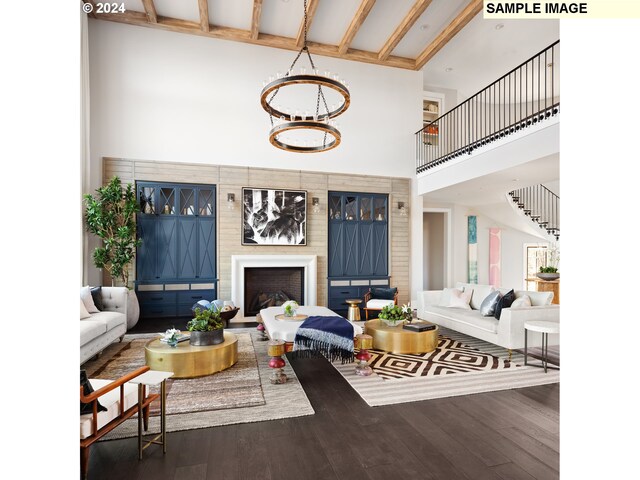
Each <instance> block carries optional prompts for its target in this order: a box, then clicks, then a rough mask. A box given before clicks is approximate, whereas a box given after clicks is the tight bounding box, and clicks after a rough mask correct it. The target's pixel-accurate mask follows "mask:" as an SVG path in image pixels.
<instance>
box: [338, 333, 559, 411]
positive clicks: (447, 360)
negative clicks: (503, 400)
mask: <svg viewBox="0 0 640 480" xmlns="http://www.w3.org/2000/svg"><path fill="white" fill-rule="evenodd" d="M440 335H441V339H442V340H443V341H442V342H440V343H441V345H442V347H443V348H442V351H440V352H438V351H437V350H436V351H434V352H431V353H430V354H422V355H393V354H386V353H384V352H378V351H371V352H372V353H375V354H376V355H374V358H372V360H371V362H373V363H374V365H373V374H371V375H370V376H368V377H361V376H359V375H356V373H355V365H354V364H353V363H345V364H342V363H341V362H340V361H337V362H333V363H332V365H333V367H334V368H335V369H336V370H337V371H338V372H340V374H341V375H342V376H343V377H344V379H345V380H346V381H347V382H348V383H349V385H350V386H351V387H352V388H353V389H354V390H355V391H356V392H357V393H358V394H359V395H360V396H361V397H362V399H363V400H364V401H365V402H366V403H367V404H368V405H370V406H372V407H375V406H380V405H392V404H396V403H406V402H417V401H421V400H431V399H434V398H444V397H457V396H461V395H471V394H475V393H483V392H493V391H498V390H511V389H514V388H522V387H531V386H534V385H545V384H549V383H558V382H559V381H560V371H559V370H551V369H549V370H547V373H545V372H544V370H543V369H542V368H538V367H534V366H529V365H527V366H524V356H523V355H522V353H521V352H518V351H514V352H513V357H512V361H511V362H510V361H509V352H508V350H507V349H505V348H502V347H499V346H498V345H494V344H491V343H488V342H485V341H483V340H480V339H478V338H474V337H470V336H469V335H465V334H462V333H460V332H456V331H454V330H451V329H447V328H444V327H440ZM447 346H448V347H450V348H444V347H447ZM439 348H440V345H439ZM429 357H432V358H431V360H432V361H430V362H429V361H428V358H429ZM529 362H531V363H533V362H536V361H535V360H533V359H532V358H531V357H530V358H529ZM537 363H539V362H537Z"/></svg>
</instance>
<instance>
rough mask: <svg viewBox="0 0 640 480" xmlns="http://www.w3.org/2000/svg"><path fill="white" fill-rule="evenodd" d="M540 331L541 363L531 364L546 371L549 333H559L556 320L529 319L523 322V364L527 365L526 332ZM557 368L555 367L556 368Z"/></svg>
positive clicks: (558, 325)
mask: <svg viewBox="0 0 640 480" xmlns="http://www.w3.org/2000/svg"><path fill="white" fill-rule="evenodd" d="M529 331H530V332H540V333H541V334H542V365H532V366H534V367H542V368H544V373H547V368H554V369H556V368H555V367H549V366H548V359H549V334H550V333H558V334H559V333H560V324H559V323H558V322H548V321H544V320H529V321H527V322H524V364H525V365H527V332H529ZM556 370H557V369H556Z"/></svg>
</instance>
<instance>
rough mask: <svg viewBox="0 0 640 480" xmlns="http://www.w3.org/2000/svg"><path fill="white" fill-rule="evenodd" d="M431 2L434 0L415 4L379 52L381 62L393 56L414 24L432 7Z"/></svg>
mask: <svg viewBox="0 0 640 480" xmlns="http://www.w3.org/2000/svg"><path fill="white" fill-rule="evenodd" d="M431 2H432V0H418V1H417V2H416V3H414V4H413V7H411V10H409V13H407V15H406V16H405V17H404V19H403V20H402V22H400V25H398V28H396V30H395V32H393V34H392V35H391V36H390V37H389V39H388V40H387V42H386V43H385V44H384V45H383V47H382V49H381V50H380V52H378V59H379V60H386V59H387V58H388V57H389V55H391V52H392V51H393V49H394V48H396V46H397V45H398V43H400V41H401V40H402V39H403V38H404V36H405V35H406V34H407V32H408V31H409V30H410V29H411V27H413V24H414V23H416V22H417V21H418V18H420V15H422V14H423V13H424V11H425V10H426V9H427V7H428V6H429V5H431Z"/></svg>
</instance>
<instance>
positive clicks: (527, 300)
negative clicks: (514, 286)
mask: <svg viewBox="0 0 640 480" xmlns="http://www.w3.org/2000/svg"><path fill="white" fill-rule="evenodd" d="M530 306H531V297H529V295H522V296H521V297H520V298H516V299H515V300H514V301H513V303H512V304H511V308H518V307H530Z"/></svg>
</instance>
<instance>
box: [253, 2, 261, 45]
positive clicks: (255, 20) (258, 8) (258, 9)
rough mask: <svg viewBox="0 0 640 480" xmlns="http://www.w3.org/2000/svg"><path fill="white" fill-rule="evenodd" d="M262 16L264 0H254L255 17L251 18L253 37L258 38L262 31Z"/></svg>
mask: <svg viewBox="0 0 640 480" xmlns="http://www.w3.org/2000/svg"><path fill="white" fill-rule="evenodd" d="M261 16H262V0H253V18H252V19H251V39H252V40H257V38H258V34H259V33H260V17H261Z"/></svg>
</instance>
